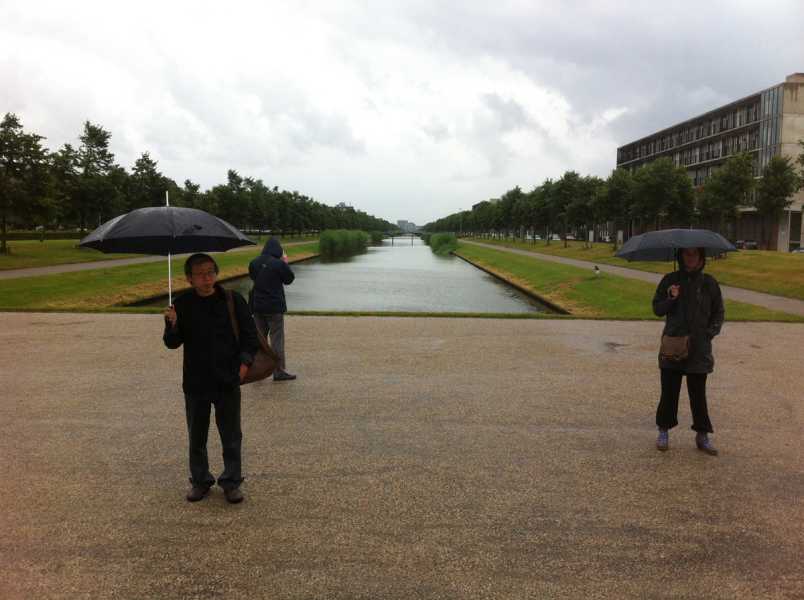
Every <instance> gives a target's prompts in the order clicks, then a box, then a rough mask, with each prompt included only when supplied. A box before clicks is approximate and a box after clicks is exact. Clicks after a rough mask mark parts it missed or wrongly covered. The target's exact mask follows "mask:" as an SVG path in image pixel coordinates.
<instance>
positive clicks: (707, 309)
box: [653, 247, 724, 456]
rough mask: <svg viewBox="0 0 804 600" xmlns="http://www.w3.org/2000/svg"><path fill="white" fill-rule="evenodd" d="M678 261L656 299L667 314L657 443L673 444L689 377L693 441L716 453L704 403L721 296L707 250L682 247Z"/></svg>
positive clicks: (661, 311) (655, 308) (655, 305)
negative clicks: (671, 436)
mask: <svg viewBox="0 0 804 600" xmlns="http://www.w3.org/2000/svg"><path fill="white" fill-rule="evenodd" d="M677 260H678V265H679V268H678V270H677V271H674V272H672V273H668V274H667V275H665V276H664V278H663V279H662V280H661V282H659V286H658V287H657V288H656V294H655V295H654V297H653V312H654V313H655V314H656V316H659V317H665V325H664V331H663V333H662V345H661V350H660V352H659V369H660V372H661V386H662V394H661V399H660V400H659V407H658V408H657V410H656V425H657V427H658V428H659V436H658V438H657V440H656V447H657V448H658V449H659V450H663V451H664V450H667V449H668V447H669V433H668V432H669V430H670V429H672V428H673V427H675V426H676V425H678V398H679V394H680V392H681V380H682V378H683V377H684V376H686V377H687V392H688V393H689V398H690V408H691V409H692V429H693V430H694V431H695V432H696V434H695V443H696V445H697V447H698V449H699V450H702V451H703V452H706V453H707V454H710V455H713V456H714V455H716V454H717V450H716V449H715V447H714V446H713V445H712V442H711V441H710V439H709V434H710V433H712V432H713V430H712V423H711V421H710V420H709V412H708V409H707V405H706V378H707V375H708V374H709V373H711V372H712V371H713V369H714V365H715V360H714V357H713V355H712V338H714V337H715V336H716V335H717V334H719V333H720V328H721V326H722V325H723V317H724V310H723V298H722V296H721V293H720V286H719V285H718V283H717V280H716V279H715V278H714V277H712V276H711V275H709V274H705V273H704V272H703V269H704V266H705V265H706V249H705V248H703V247H692V248H688V247H687V248H681V249H679V250H678V251H677Z"/></svg>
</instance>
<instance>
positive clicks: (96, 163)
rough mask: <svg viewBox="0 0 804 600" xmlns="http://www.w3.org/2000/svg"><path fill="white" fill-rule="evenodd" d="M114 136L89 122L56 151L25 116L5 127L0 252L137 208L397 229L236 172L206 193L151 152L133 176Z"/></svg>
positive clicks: (279, 228)
mask: <svg viewBox="0 0 804 600" xmlns="http://www.w3.org/2000/svg"><path fill="white" fill-rule="evenodd" d="M111 137H112V136H111V133H110V132H109V131H107V130H105V129H104V128H103V127H102V126H100V125H97V124H93V123H90V122H89V121H87V122H85V123H84V128H83V131H82V132H81V135H80V136H79V138H78V145H77V147H76V146H73V145H72V144H69V143H68V144H64V146H62V147H61V148H59V149H58V150H57V151H55V152H51V151H50V150H48V149H47V148H46V147H45V146H44V145H43V144H42V141H43V140H44V139H45V138H44V137H42V136H41V135H38V134H36V133H30V132H26V131H25V130H24V129H23V126H22V123H21V122H20V119H19V118H18V117H17V115H15V114H12V113H7V114H6V115H5V117H4V118H3V120H2V122H1V123H0V228H1V230H2V231H1V233H0V235H1V237H2V244H1V245H0V252H6V251H7V247H6V236H7V230H8V229H9V228H12V227H13V228H19V229H33V228H35V227H40V228H48V229H78V230H81V231H86V230H87V228H94V227H96V226H98V225H99V224H101V223H102V222H104V221H106V220H108V219H110V218H112V217H115V216H117V215H120V214H123V213H125V212H128V211H130V210H133V209H136V208H142V207H146V206H163V205H164V203H165V192H166V191H167V192H168V193H169V197H170V204H171V205H174V206H186V207H192V208H200V209H202V210H205V211H207V212H210V213H212V214H214V215H216V216H218V217H220V218H222V219H224V220H226V221H228V222H230V223H232V224H233V225H235V226H237V227H239V228H240V229H243V230H245V231H255V230H259V231H271V232H277V233H302V232H306V231H322V230H324V229H363V230H366V231H371V230H380V231H389V230H392V229H395V228H394V226H393V225H391V223H389V222H388V221H385V220H383V219H379V218H377V217H374V216H372V215H369V214H366V213H365V212H363V211H360V210H355V209H354V208H353V207H351V206H346V205H344V204H339V205H338V206H334V207H333V206H327V205H325V204H322V203H320V202H316V201H315V200H313V199H312V198H310V197H309V196H306V195H304V194H301V193H299V192H297V191H287V190H280V189H279V188H278V187H276V186H273V187H269V186H268V185H267V184H265V183H264V182H263V181H262V180H261V179H255V178H252V177H243V176H241V175H240V174H238V173H237V172H236V171H234V170H229V171H228V173H227V176H226V182H225V183H222V184H219V185H216V186H213V187H212V188H210V189H208V190H205V191H202V190H201V186H200V185H199V184H197V183H194V182H193V181H191V180H189V179H186V180H185V181H184V184H183V185H179V184H177V183H176V182H175V181H174V180H173V179H171V178H169V177H167V176H165V175H164V174H162V173H161V172H160V171H159V169H158V164H157V162H156V161H155V160H154V159H153V158H151V156H150V154H149V153H148V152H144V153H143V154H142V155H141V156H140V157H139V158H138V159H137V160H136V162H135V163H134V166H133V168H132V169H131V171H127V170H126V169H125V168H124V167H122V166H120V165H119V164H117V162H116V160H115V156H114V153H113V152H112V151H111V149H110V140H111Z"/></svg>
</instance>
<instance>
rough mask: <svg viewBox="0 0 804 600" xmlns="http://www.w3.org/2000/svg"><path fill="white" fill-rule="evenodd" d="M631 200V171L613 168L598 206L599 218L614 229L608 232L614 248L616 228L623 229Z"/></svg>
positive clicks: (626, 221)
mask: <svg viewBox="0 0 804 600" xmlns="http://www.w3.org/2000/svg"><path fill="white" fill-rule="evenodd" d="M633 202H634V179H633V177H632V176H631V172H630V171H629V170H628V169H614V170H613V171H612V172H611V175H609V177H608V179H607V180H606V189H605V192H604V194H603V196H602V198H600V201H599V206H598V208H599V211H600V216H601V218H602V219H603V220H605V221H606V222H611V223H612V225H613V226H614V231H612V232H610V233H611V234H612V235H611V237H612V240H613V243H614V250H617V230H618V229H619V228H620V227H622V228H623V229H625V227H626V225H627V223H628V218H629V215H630V214H631V206H632V204H633ZM618 226H619V227H618Z"/></svg>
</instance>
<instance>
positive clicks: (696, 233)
mask: <svg viewBox="0 0 804 600" xmlns="http://www.w3.org/2000/svg"><path fill="white" fill-rule="evenodd" d="M681 248H704V249H705V250H706V255H707V256H716V255H718V254H723V253H724V252H735V251H736V250H737V248H735V247H734V245H733V244H732V243H731V242H730V241H729V240H727V239H726V238H724V237H723V236H722V235H720V234H719V233H715V232H714V231H709V230H708V229H663V230H661V231H649V232H647V233H643V234H642V235H635V236H634V237H632V238H631V239H630V240H628V241H627V242H626V243H625V244H623V247H622V248H620V250H619V251H618V252H617V254H615V256H619V257H620V258H625V259H626V260H675V258H676V251H677V250H679V249H681Z"/></svg>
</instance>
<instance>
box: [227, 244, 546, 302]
mask: <svg viewBox="0 0 804 600" xmlns="http://www.w3.org/2000/svg"><path fill="white" fill-rule="evenodd" d="M293 271H294V272H295V273H296V281H294V282H293V284H292V285H289V286H287V287H286V288H285V294H286V297H287V303H288V309H289V310H334V311H405V312H498V313H524V312H538V311H542V310H545V309H544V307H543V306H541V305H539V304H538V303H536V302H535V301H534V300H532V299H531V298H530V297H528V296H526V295H524V294H522V293H520V292H519V291H517V290H516V289H514V288H511V287H510V286H507V285H505V284H503V283H501V282H499V281H498V280H496V279H494V278H493V277H491V276H490V275H487V274H486V273H484V272H482V271H480V270H478V269H476V268H474V267H472V266H471V265H469V264H467V263H466V262H464V261H462V260H460V259H458V258H455V257H452V256H448V257H440V256H436V255H434V254H433V253H432V251H431V250H430V248H429V247H428V246H426V245H424V243H423V242H422V241H421V240H419V239H416V240H414V242H413V244H412V245H411V242H410V240H400V239H396V240H394V244H393V245H392V244H391V241H390V240H386V241H384V242H383V244H382V245H381V246H373V247H370V248H369V249H368V251H367V252H366V253H365V254H360V255H358V256H354V257H351V258H349V259H346V260H339V261H327V262H325V261H323V260H320V259H317V260H313V261H308V262H303V263H299V264H297V265H293ZM228 285H229V286H230V287H235V288H236V289H238V290H239V291H240V292H241V293H243V295H247V294H248V291H249V289H251V280H249V279H248V278H247V277H246V278H244V279H241V280H236V281H233V282H229V284H228Z"/></svg>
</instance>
